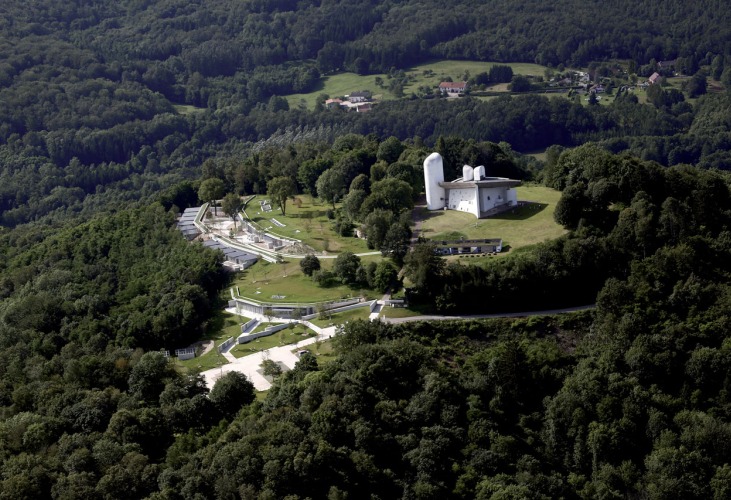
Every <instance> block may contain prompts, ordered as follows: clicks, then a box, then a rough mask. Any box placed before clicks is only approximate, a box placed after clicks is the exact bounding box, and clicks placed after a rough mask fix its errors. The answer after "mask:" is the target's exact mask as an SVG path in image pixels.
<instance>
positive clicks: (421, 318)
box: [381, 304, 596, 323]
mask: <svg viewBox="0 0 731 500" xmlns="http://www.w3.org/2000/svg"><path fill="white" fill-rule="evenodd" d="M595 307H596V305H595V304H590V305H587V306H576V307H564V308H562V309H549V310H546V311H523V312H514V313H496V314H466V315H461V316H409V317H406V318H386V317H382V318H381V321H384V322H386V323H407V322H409V321H446V320H450V319H451V320H454V319H460V320H464V319H489V318H522V317H525V316H546V315H550V314H562V313H571V312H578V311H586V310H589V309H594V308H595Z"/></svg>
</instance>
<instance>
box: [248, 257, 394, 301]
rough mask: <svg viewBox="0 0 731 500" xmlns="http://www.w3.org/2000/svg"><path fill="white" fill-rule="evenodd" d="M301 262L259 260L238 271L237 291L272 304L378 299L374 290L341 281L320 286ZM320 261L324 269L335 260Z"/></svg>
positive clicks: (370, 258)
mask: <svg viewBox="0 0 731 500" xmlns="http://www.w3.org/2000/svg"><path fill="white" fill-rule="evenodd" d="M374 258H376V257H363V258H361V260H362V261H363V262H368V261H369V260H372V259H374ZM377 258H380V255H379V256H378V257H377ZM299 263H300V261H299V259H286V260H285V261H284V263H282V264H272V263H270V262H266V261H264V260H260V261H259V262H257V263H256V264H254V265H253V266H251V267H250V268H249V269H247V270H245V271H242V272H240V273H237V275H236V281H235V282H234V290H236V287H238V291H239V292H240V294H241V296H242V297H245V298H249V299H253V300H258V301H262V302H270V303H291V302H306V303H311V302H325V301H328V300H335V299H340V298H347V297H356V296H360V295H364V296H365V297H367V298H376V297H377V296H378V295H379V294H378V292H375V291H373V290H368V289H361V288H358V289H353V288H350V287H348V286H346V285H342V284H333V285H331V286H329V287H321V286H320V285H318V284H317V283H315V282H314V281H313V280H312V278H310V277H309V276H306V275H305V274H304V273H303V272H302V269H301V268H300V264H299ZM320 263H321V265H322V268H323V269H331V268H332V266H333V264H334V259H321V260H320Z"/></svg>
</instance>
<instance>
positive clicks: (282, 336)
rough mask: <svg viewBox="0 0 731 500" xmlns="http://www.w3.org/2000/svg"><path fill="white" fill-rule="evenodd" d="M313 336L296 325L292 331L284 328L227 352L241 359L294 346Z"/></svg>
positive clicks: (311, 332)
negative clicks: (273, 348)
mask: <svg viewBox="0 0 731 500" xmlns="http://www.w3.org/2000/svg"><path fill="white" fill-rule="evenodd" d="M267 325H268V324H267ZM315 335H316V333H315V332H313V331H312V330H310V329H309V328H307V327H306V326H304V325H301V324H298V325H296V326H295V327H294V328H292V329H289V328H285V329H284V330H280V331H278V332H274V333H273V334H271V335H269V336H267V337H260V338H258V339H255V340H252V341H251V342H248V343H246V344H236V345H235V346H234V347H232V348H231V350H230V351H229V352H230V353H231V354H233V355H234V356H236V357H237V358H241V357H243V356H248V355H249V354H253V353H257V352H261V351H266V350H267V349H271V348H272V347H279V346H283V345H292V344H296V343H297V342H299V341H301V340H305V339H308V338H310V337H314V336H315Z"/></svg>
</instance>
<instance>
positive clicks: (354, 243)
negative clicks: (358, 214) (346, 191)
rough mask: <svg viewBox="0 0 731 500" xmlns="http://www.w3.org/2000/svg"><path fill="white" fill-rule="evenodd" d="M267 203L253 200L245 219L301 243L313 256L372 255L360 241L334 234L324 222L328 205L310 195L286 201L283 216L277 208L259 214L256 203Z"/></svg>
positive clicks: (329, 225) (363, 241)
mask: <svg viewBox="0 0 731 500" xmlns="http://www.w3.org/2000/svg"><path fill="white" fill-rule="evenodd" d="M268 199H269V198H268V197H266V196H256V197H255V198H254V199H252V200H251V201H250V202H249V203H248V205H247V206H246V215H247V216H248V217H249V219H250V220H251V221H253V222H255V223H256V224H258V225H259V226H261V227H262V229H265V230H266V231H267V232H270V233H272V234H278V235H281V236H286V237H288V238H295V239H298V240H302V242H303V243H304V244H306V245H309V246H311V247H312V248H313V249H315V251H316V252H323V251H324V252H327V253H328V254H332V253H335V254H337V253H341V252H346V251H347V252H353V253H365V252H370V251H372V250H369V249H368V246H367V245H366V242H365V240H363V239H360V238H344V237H342V236H339V235H337V234H336V233H335V231H334V230H333V223H332V221H331V220H329V219H328V218H327V210H328V209H330V208H332V207H331V206H330V205H327V204H321V203H319V201H318V200H316V199H313V198H312V197H311V196H310V195H307V194H300V195H297V199H298V200H300V201H299V202H293V201H292V200H291V199H290V200H287V207H286V215H282V213H281V211H280V210H279V209H278V208H273V210H272V211H271V212H262V211H261V210H260V206H259V201H260V200H268ZM272 219H276V220H277V222H280V223H281V224H284V226H282V227H280V226H279V225H277V224H275V223H274V222H272Z"/></svg>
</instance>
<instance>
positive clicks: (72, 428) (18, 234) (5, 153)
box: [0, 0, 731, 500]
mask: <svg viewBox="0 0 731 500" xmlns="http://www.w3.org/2000/svg"><path fill="white" fill-rule="evenodd" d="M0 14H1V15H0V499H5V498H7V499H13V500H16V499H38V498H56V499H71V498H88V499H96V498H99V499H112V498H114V499H117V498H130V499H132V498H152V499H177V498H260V499H270V498H272V499H273V498H289V499H295V498H331V499H345V498H373V499H375V498H398V497H403V498H409V499H412V498H464V499H471V498H480V499H524V498H529V499H533V498H534V499H544V498H586V499H589V498H606V499H609V498H648V499H665V498H698V499H708V498H713V499H715V500H720V499H726V498H729V497H731V454H730V452H729V450H731V403H730V401H729V391H731V375H730V374H731V340H729V339H730V338H731V337H730V333H729V332H731V327H730V326H729V325H728V324H727V323H728V318H729V317H731V310H729V304H730V302H729V297H730V296H731V288H730V286H731V267H730V265H731V264H729V263H731V224H730V221H731V191H730V189H729V180H730V179H729V176H728V173H727V172H726V171H728V170H731V92H729V91H728V90H727V89H729V88H731V32H730V31H729V30H731V26H729V24H728V19H729V17H730V16H731V11H730V7H729V5H728V3H727V2H722V1H716V0H702V1H698V2H683V1H680V0H673V1H662V2H661V1H659V0H657V1H656V0H642V1H637V0H618V1H615V2H603V3H600V2H587V1H578V0H559V1H556V2H551V3H546V2H541V1H537V0H521V1H515V0H513V1H510V2H508V1H506V0H496V1H491V2H483V3H481V4H480V5H475V2H467V1H465V0H456V1H454V2H450V3H449V5H448V6H445V5H444V3H438V2H434V1H428V0H423V1H415V0H412V1H408V0H407V1H399V2H396V1H379V0H364V1H356V2H352V1H351V2H340V1H337V0H323V1H298V2H294V1H291V0H246V1H233V0H192V1H191V0H165V1H150V0H122V1H111V0H83V1H82V0H72V1H65V2H58V1H52V0H30V1H23V2H21V1H19V0H8V1H5V2H3V3H2V5H0ZM442 58H451V59H464V60H477V61H491V62H504V63H507V62H532V63H538V64H542V65H546V66H548V67H549V68H551V70H552V71H554V70H555V71H556V72H562V71H564V70H565V69H566V68H569V67H577V68H578V67H588V68H590V70H591V71H592V72H595V73H597V74H602V75H607V76H608V77H612V75H614V74H618V75H623V73H622V72H623V71H624V70H626V71H627V72H628V73H629V74H636V75H638V77H647V76H648V75H649V74H650V73H651V72H652V71H654V70H655V69H656V68H657V67H658V66H657V63H658V62H659V61H662V60H668V59H675V60H676V61H677V63H676V64H677V65H678V67H679V68H682V70H683V71H684V72H685V74H686V75H687V76H688V77H689V78H690V77H691V76H692V81H693V82H695V83H696V84H697V83H698V82H699V81H702V82H704V84H703V85H702V90H703V91H702V92H701V91H700V90H699V88H698V85H696V86H695V87H694V88H691V87H690V85H688V86H686V87H684V88H683V90H682V91H681V90H678V89H676V88H670V87H661V86H657V87H655V88H653V89H652V90H650V91H648V94H647V103H640V102H639V101H638V99H637V98H636V97H635V96H634V95H632V94H630V93H627V92H624V91H622V90H621V88H620V87H619V86H618V87H617V88H616V90H615V91H614V92H613V93H612V94H611V96H609V97H608V98H609V99H610V102H609V104H607V105H601V106H599V105H584V104H583V103H582V102H581V101H580V100H579V99H577V98H575V97H572V98H568V99H566V98H563V97H558V98H555V97H547V96H544V95H537V94H532V93H526V94H525V95H506V96H502V97H497V98H494V99H490V100H480V99H478V98H475V97H469V96H467V97H464V98H461V99H455V100H449V101H448V100H446V99H437V98H428V96H424V95H411V96H404V98H402V99H400V100H394V101H388V102H383V103H380V104H379V105H378V106H376V107H374V109H373V110H372V112H370V113H366V114H361V113H345V112H337V111H334V112H332V111H328V110H326V109H324V108H323V107H322V106H318V107H316V108H315V109H314V110H311V109H305V108H304V107H302V106H298V107H295V106H293V107H291V108H290V105H289V103H288V102H287V100H286V99H283V98H282V96H283V95H287V94H291V93H299V92H312V91H314V92H317V91H318V90H319V89H320V85H321V81H322V77H323V76H324V75H328V74H331V73H333V72H337V71H352V72H355V73H359V74H361V75H369V74H373V73H377V72H378V73H380V72H382V73H386V74H388V75H389V76H390V75H396V74H397V73H398V72H399V70H403V69H407V68H408V67H409V66H410V65H413V64H417V63H421V62H424V61H429V60H434V59H442ZM485 71H486V72H487V71H489V67H488V66H487V65H486V67H485ZM371 78H372V77H371ZM617 78H624V76H618V77H617ZM706 81H709V82H713V83H714V87H713V89H712V91H711V89H709V91H708V92H706V88H705V82H706ZM587 143H590V144H587ZM544 150H545V155H543V156H542V157H541V158H542V159H541V160H536V159H535V158H534V157H532V156H530V155H528V154H526V153H530V152H535V151H544ZM432 151H439V152H440V153H441V154H442V156H443V157H444V158H445V165H446V168H447V169H448V171H447V176H455V175H458V169H459V168H460V167H461V165H462V164H464V163H467V164H471V165H479V164H484V165H486V167H487V168H488V173H489V174H490V175H505V176H510V177H513V178H520V179H524V180H530V181H534V182H539V183H542V184H544V185H546V186H549V187H552V188H555V189H558V190H560V191H562V196H561V200H560V202H559V203H558V205H557V207H556V212H555V214H556V215H555V216H556V221H557V222H558V223H560V224H561V225H563V226H564V227H565V228H566V229H568V231H569V232H568V234H567V235H566V236H564V237H562V238H559V239H557V240H554V241H550V242H546V243H543V244H540V245H536V246H535V247H532V248H529V249H527V250H525V251H522V252H516V253H515V254H514V255H510V256H508V257H507V258H501V259H492V260H491V261H490V265H486V266H476V265H472V266H470V265H458V264H446V263H445V262H444V261H442V260H440V259H439V258H438V257H436V256H435V255H434V253H433V251H432V249H431V247H430V246H429V244H428V242H422V243H420V244H418V245H416V246H415V247H414V248H413V250H411V251H409V248H408V245H407V242H408V240H409V237H410V233H411V230H410V228H409V224H408V219H409V210H410V209H411V207H412V206H413V203H414V202H415V200H416V199H418V196H419V194H420V192H421V189H422V185H421V183H422V182H423V177H422V176H421V165H422V162H423V159H424V158H425V157H426V155H428V154H429V153H430V152H432ZM282 178H286V179H289V180H290V183H291V184H290V185H289V186H290V187H291V189H293V190H294V191H296V192H297V193H309V194H311V195H312V196H315V197H317V198H319V199H320V200H321V201H322V202H323V203H325V204H328V205H332V207H333V208H332V210H331V215H332V224H333V225H334V227H335V228H336V230H337V231H338V232H339V233H340V234H341V235H342V236H343V237H348V235H350V234H351V233H352V230H353V229H354V228H356V227H358V228H361V229H362V230H363V231H364V234H365V237H366V239H367V243H368V246H369V247H371V248H374V249H377V250H380V251H381V253H382V254H383V256H384V257H385V259H384V261H383V262H385V263H386V264H385V265H384V266H382V267H383V268H384V270H385V271H388V273H389V277H390V278H389V279H390V280H392V279H393V278H394V275H395V272H396V269H397V268H401V267H402V269H403V273H404V275H405V276H406V277H407V278H408V279H409V281H410V283H411V284H412V286H411V289H410V291H409V292H408V295H409V299H410V300H411V301H412V303H413V304H415V305H416V306H418V307H420V308H423V309H425V310H430V311H436V312H441V313H460V312H464V311H465V310H466V309H467V310H470V311H474V310H475V309H478V310H480V312H488V311H508V310H520V309H523V310H525V309H526V308H552V307H559V306H567V305H584V304H590V303H596V309H595V310H593V311H589V312H583V313H578V314H572V315H565V316H556V317H533V318H528V319H516V320H507V319H505V320H489V321H487V320H486V321H470V322H450V321H447V322H442V323H431V324H430V323H425V322H420V323H414V324H404V325H387V324H382V323H377V322H376V323H366V322H351V323H350V324H348V325H347V326H346V327H345V329H344V331H343V334H342V335H338V336H336V338H335V341H334V349H335V352H336V354H337V357H336V359H335V360H334V361H332V362H330V363H327V364H320V365H318V363H317V362H316V361H315V359H314V357H311V356H305V357H303V358H302V360H301V361H300V362H299V363H298V364H297V366H296V367H295V369H294V370H292V371H290V372H287V373H285V374H284V375H283V376H282V377H280V378H279V379H278V380H277V381H276V383H275V384H274V387H273V388H272V389H271V390H270V391H269V393H268V394H267V395H261V397H258V398H257V397H256V395H255V393H254V388H253V385H252V384H251V383H250V382H249V381H248V380H247V379H246V378H245V377H244V376H243V375H238V374H236V373H233V374H229V375H226V376H225V377H222V378H221V380H220V381H219V382H218V383H217V384H216V385H215V386H214V387H212V388H211V387H206V386H205V384H204V382H203V379H202V378H201V377H200V376H197V375H190V374H181V373H179V372H176V371H175V370H174V369H173V368H172V365H171V364H170V363H168V361H167V360H166V359H165V357H164V356H163V354H161V353H160V350H161V349H171V348H177V347H182V346H184V345H187V344H189V343H190V342H192V341H195V340H196V339H198V338H200V336H201V334H202V332H203V331H204V330H206V329H210V328H215V327H216V325H215V321H216V319H215V315H214V310H215V309H217V308H220V307H221V304H220V302H219V301H220V297H221V291H222V290H223V289H224V288H225V286H226V284H227V283H228V279H229V277H228V276H227V275H226V274H224V273H222V271H221V267H220V262H221V258H222V257H221V255H220V254H218V253H216V252H214V251H211V250H208V249H205V248H203V247H202V246H200V245H191V244H189V243H188V242H186V241H185V240H184V239H183V238H182V236H181V235H180V234H179V232H178V231H176V230H175V229H174V227H173V226H174V220H175V213H176V212H178V211H180V210H181V209H183V208H186V207H189V206H194V205H196V204H198V203H200V202H202V201H207V200H205V199H204V200H200V199H199V194H200V193H201V192H202V190H201V189H200V188H201V186H202V185H203V183H205V182H209V185H210V181H215V182H216V184H217V185H220V186H221V189H223V191H224V192H225V193H234V194H238V195H242V194H253V193H267V192H272V189H273V185H274V184H276V182H272V181H273V180H277V179H282ZM288 189H289V188H288ZM201 197H203V196H202V195H201ZM284 199H285V201H286V196H285V197H284ZM343 260H345V259H343ZM363 267H364V266H361V268H363ZM372 267H373V268H375V267H376V266H372ZM361 268H358V269H355V272H354V273H351V274H353V276H352V278H353V279H354V280H355V281H358V280H360V281H361V282H363V281H364V280H365V281H368V282H370V279H371V278H372V276H370V275H367V273H368V272H371V273H373V272H375V271H374V270H372V269H371V270H366V271H364V273H366V275H365V277H363V276H360V275H359V274H358V272H360V269H361ZM335 276H337V277H338V278H340V276H339V275H338V274H335ZM313 278H316V279H332V276H330V277H328V276H326V275H325V273H323V272H316V271H313ZM387 284H388V282H386V286H387Z"/></svg>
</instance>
